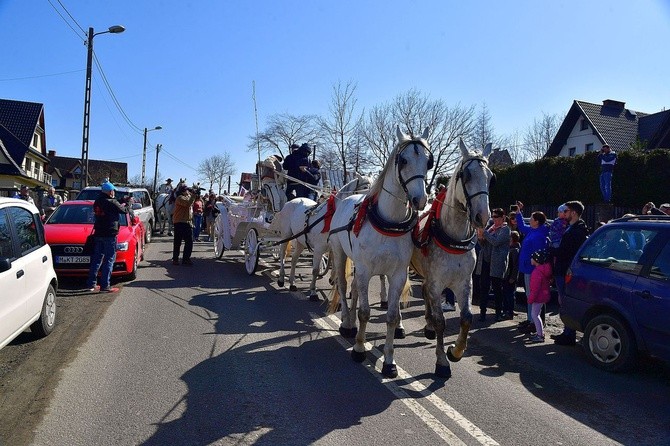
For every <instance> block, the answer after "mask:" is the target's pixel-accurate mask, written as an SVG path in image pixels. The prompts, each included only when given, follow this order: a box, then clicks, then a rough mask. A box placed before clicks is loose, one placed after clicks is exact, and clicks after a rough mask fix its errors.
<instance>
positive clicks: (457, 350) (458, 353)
mask: <svg viewBox="0 0 670 446" xmlns="http://www.w3.org/2000/svg"><path fill="white" fill-rule="evenodd" d="M456 297H457V299H458V306H459V307H460V309H461V318H460V329H459V331H458V338H456V344H455V345H450V346H449V348H448V349H447V357H448V358H449V360H450V361H452V362H458V361H460V360H461V358H462V357H463V353H464V352H465V349H466V348H467V346H468V332H469V331H470V325H472V311H470V307H471V305H472V279H470V280H469V281H468V282H467V283H466V284H465V286H464V287H463V289H462V290H461V291H460V292H459V294H458V295H457V296H456Z"/></svg>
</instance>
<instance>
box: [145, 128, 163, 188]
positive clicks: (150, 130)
mask: <svg viewBox="0 0 670 446" xmlns="http://www.w3.org/2000/svg"><path fill="white" fill-rule="evenodd" d="M162 129H163V127H161V126H160V125H157V126H156V127H154V128H152V129H147V128H146V127H144V150H142V181H141V182H142V186H144V168H145V167H146V163H147V133H148V132H153V131H154V130H162Z"/></svg>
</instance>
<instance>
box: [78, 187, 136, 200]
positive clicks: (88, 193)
mask: <svg viewBox="0 0 670 446" xmlns="http://www.w3.org/2000/svg"><path fill="white" fill-rule="evenodd" d="M126 195H128V192H122V191H120V190H118V189H117V190H116V193H115V194H114V198H116V199H117V200H118V201H122V200H123V199H124V198H126ZM99 196H100V189H86V190H83V191H81V192H79V195H77V200H95V199H96V198H98V197H99Z"/></svg>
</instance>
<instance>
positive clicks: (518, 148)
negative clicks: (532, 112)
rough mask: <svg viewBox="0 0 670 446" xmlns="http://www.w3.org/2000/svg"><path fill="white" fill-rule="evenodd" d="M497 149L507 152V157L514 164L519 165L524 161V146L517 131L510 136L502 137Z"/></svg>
mask: <svg viewBox="0 0 670 446" xmlns="http://www.w3.org/2000/svg"><path fill="white" fill-rule="evenodd" d="M499 147H500V148H501V149H504V150H507V153H509V156H510V158H512V162H513V163H514V164H519V163H522V162H524V161H526V159H525V152H524V151H523V147H524V145H523V143H522V138H521V135H520V134H519V131H518V130H515V131H514V133H512V134H511V135H507V136H505V137H502V138H501V139H500V146H499Z"/></svg>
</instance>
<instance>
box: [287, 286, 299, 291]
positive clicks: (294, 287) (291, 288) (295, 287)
mask: <svg viewBox="0 0 670 446" xmlns="http://www.w3.org/2000/svg"><path fill="white" fill-rule="evenodd" d="M288 289H289V290H290V291H298V287H297V286H295V285H291V286H290V287H288Z"/></svg>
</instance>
